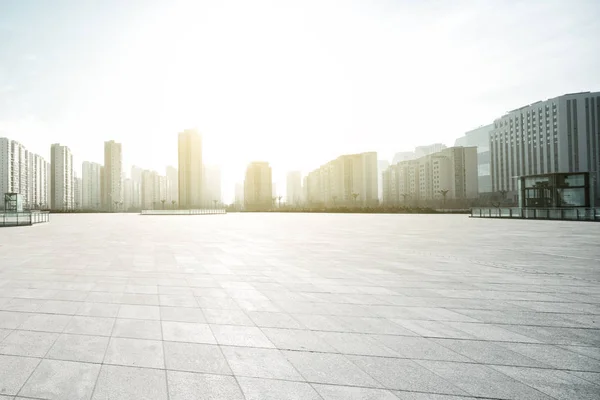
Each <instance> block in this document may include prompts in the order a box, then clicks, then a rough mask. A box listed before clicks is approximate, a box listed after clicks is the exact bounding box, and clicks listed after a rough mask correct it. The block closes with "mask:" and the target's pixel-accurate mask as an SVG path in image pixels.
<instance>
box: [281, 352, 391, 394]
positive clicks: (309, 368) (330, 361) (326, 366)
mask: <svg viewBox="0 0 600 400" xmlns="http://www.w3.org/2000/svg"><path fill="white" fill-rule="evenodd" d="M283 354H284V356H285V357H286V358H287V359H288V361H289V362H291V363H292V365H293V366H294V367H295V368H296V370H298V372H300V374H301V375H302V376H303V377H304V378H305V379H306V380H307V381H308V382H314V383H329V384H334V385H355V386H366V387H381V384H380V383H378V382H376V381H375V380H374V379H373V378H371V377H370V376H369V375H368V374H366V373H365V372H363V371H362V370H361V369H360V368H358V367H357V366H356V365H354V364H353V363H352V362H350V360H349V359H348V358H347V357H346V356H343V355H341V354H327V353H309V352H303V351H284V352H283Z"/></svg>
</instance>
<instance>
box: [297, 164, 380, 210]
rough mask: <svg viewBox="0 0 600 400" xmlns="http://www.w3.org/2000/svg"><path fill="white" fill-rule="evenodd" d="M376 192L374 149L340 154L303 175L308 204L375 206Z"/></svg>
mask: <svg viewBox="0 0 600 400" xmlns="http://www.w3.org/2000/svg"><path fill="white" fill-rule="evenodd" d="M377 196H378V190H377V153H376V152H369V153H360V154H350V155H343V156H340V157H338V158H336V159H335V160H333V161H330V162H328V163H327V164H325V165H322V166H321V167H320V168H318V169H316V170H314V171H312V172H310V173H309V174H308V176H307V180H306V197H307V203H308V204H310V205H320V206H339V205H344V206H355V205H356V206H376V205H377V204H378V203H379V200H378V198H377Z"/></svg>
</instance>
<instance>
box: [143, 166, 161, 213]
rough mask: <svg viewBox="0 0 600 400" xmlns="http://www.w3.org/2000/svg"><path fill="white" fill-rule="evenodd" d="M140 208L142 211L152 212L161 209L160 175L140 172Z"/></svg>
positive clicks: (145, 171)
mask: <svg viewBox="0 0 600 400" xmlns="http://www.w3.org/2000/svg"><path fill="white" fill-rule="evenodd" d="M141 193H142V198H141V206H142V209H144V210H154V209H159V208H161V207H162V205H161V202H160V200H161V193H160V175H158V173H157V172H156V171H149V170H144V171H143V172H142V186H141Z"/></svg>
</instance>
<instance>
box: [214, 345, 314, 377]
mask: <svg viewBox="0 0 600 400" xmlns="http://www.w3.org/2000/svg"><path fill="white" fill-rule="evenodd" d="M222 350H223V354H224V355H225V358H226V359H227V363H228V364H229V366H230V367H231V370H232V371H233V374H234V375H236V376H247V377H252V378H268V379H284V380H290V381H303V380H304V379H303V378H302V376H300V374H299V373H298V371H296V369H295V368H294V367H293V366H292V364H290V363H289V362H288V361H287V359H286V358H285V357H284V356H283V354H281V352H280V351H279V350H277V349H259V348H251V347H222Z"/></svg>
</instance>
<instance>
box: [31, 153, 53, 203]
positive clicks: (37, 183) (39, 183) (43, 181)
mask: <svg viewBox="0 0 600 400" xmlns="http://www.w3.org/2000/svg"><path fill="white" fill-rule="evenodd" d="M28 161H29V199H28V203H29V205H30V207H31V208H34V209H36V208H37V209H39V208H46V207H48V162H46V160H44V158H42V157H40V156H39V155H37V154H34V153H29V160H28Z"/></svg>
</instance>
